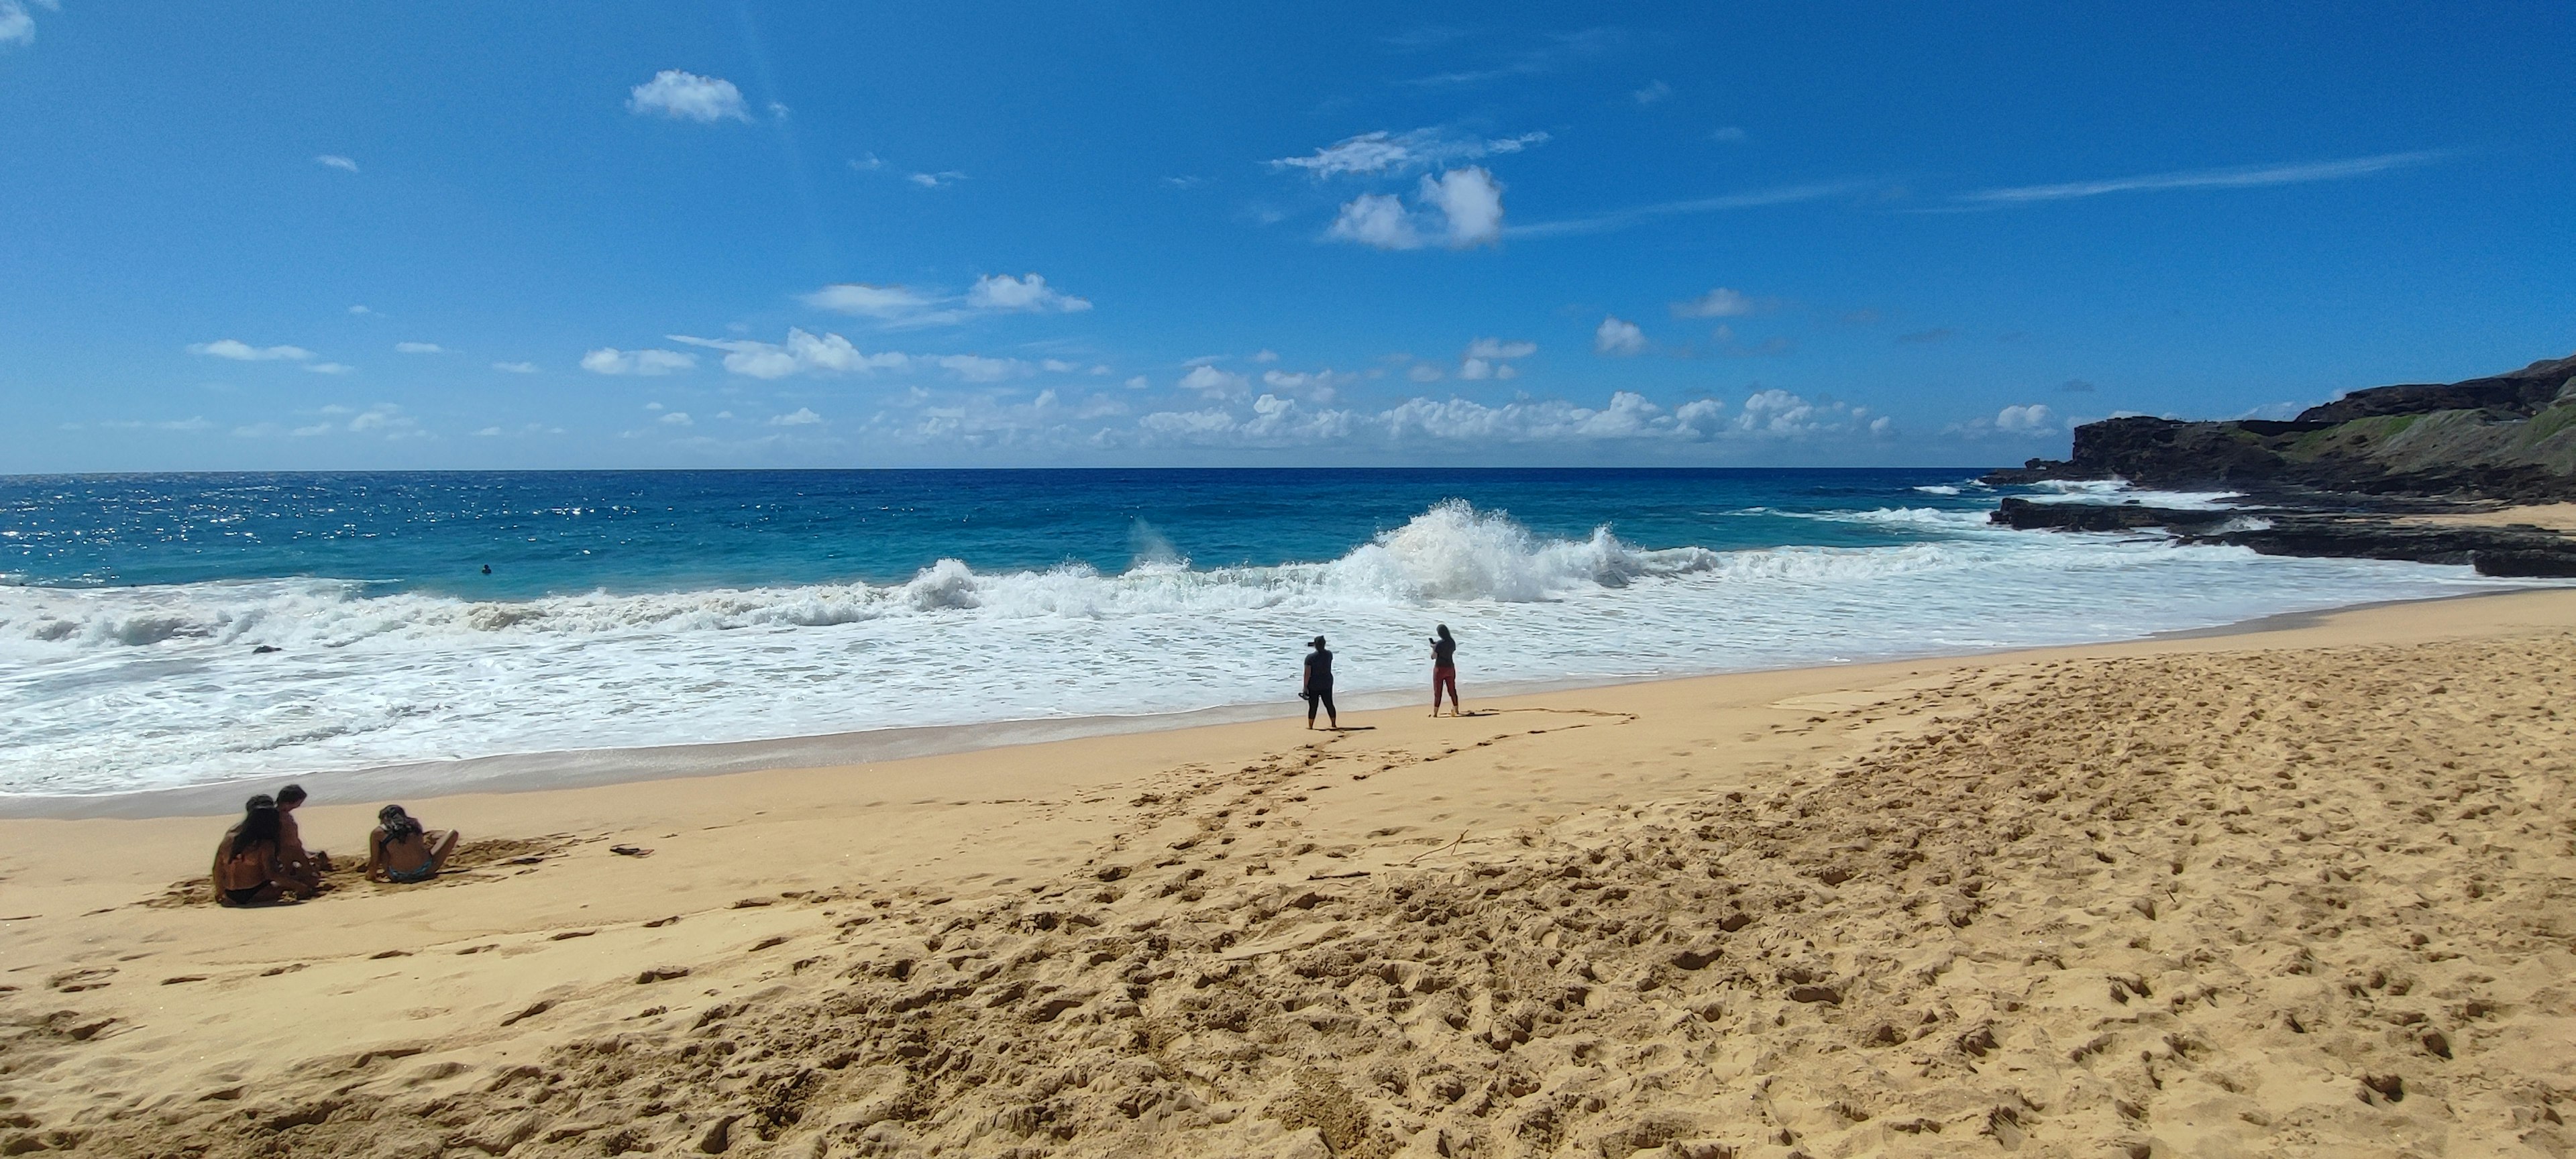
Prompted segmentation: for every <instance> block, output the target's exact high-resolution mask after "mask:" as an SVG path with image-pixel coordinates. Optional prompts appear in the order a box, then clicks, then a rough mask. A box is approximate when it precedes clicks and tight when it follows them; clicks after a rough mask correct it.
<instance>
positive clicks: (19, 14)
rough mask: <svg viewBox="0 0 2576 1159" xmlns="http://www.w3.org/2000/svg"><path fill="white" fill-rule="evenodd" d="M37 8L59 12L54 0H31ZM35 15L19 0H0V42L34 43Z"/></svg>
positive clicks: (59, 9) (59, 8)
mask: <svg viewBox="0 0 2576 1159" xmlns="http://www.w3.org/2000/svg"><path fill="white" fill-rule="evenodd" d="M33 3H34V4H35V5H36V7H38V8H42V9H44V10H46V11H48V12H60V11H62V9H61V7H60V6H59V5H57V4H56V3H55V0H33ZM35 42H36V16H35V14H34V13H32V12H29V11H27V5H26V4H24V3H21V2H20V0H0V44H34V43H35Z"/></svg>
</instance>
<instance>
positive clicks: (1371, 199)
mask: <svg viewBox="0 0 2576 1159" xmlns="http://www.w3.org/2000/svg"><path fill="white" fill-rule="evenodd" d="M1415 197H1416V199H1417V201H1419V203H1420V205H1421V209H1420V211H1419V212H1410V211H1407V210H1406V209H1405V207H1404V202H1403V201H1402V200H1401V199H1399V198H1397V197H1396V196H1395V195H1394V194H1392V193H1363V194H1361V195H1359V196H1358V197H1355V198H1352V199H1351V200H1350V201H1349V202H1348V203H1346V204H1344V205H1343V206H1342V210H1341V212H1340V213H1339V214H1338V215H1336V216H1335V217H1334V218H1333V224H1332V225H1331V227H1329V228H1327V229H1326V230H1325V231H1324V236H1325V237H1326V238H1328V239H1331V240H1333V241H1349V242H1358V243H1359V244H1361V245H1366V246H1374V247H1376V248H1378V249H1382V250H1410V249H1421V248H1422V247H1423V246H1424V245H1425V244H1427V239H1430V238H1437V239H1439V241H1440V243H1441V244H1443V245H1446V246H1448V247H1449V248H1451V249H1472V248H1474V247H1476V246H1480V245H1489V244H1492V243H1494V242H1498V241H1500V240H1502V234H1503V185H1502V183H1501V182H1499V181H1496V180H1494V175H1493V174H1492V173H1491V172H1488V171H1487V170H1485V169H1484V168H1483V167H1481V166H1472V165H1471V166H1468V167H1466V168H1464V169H1452V170H1449V171H1448V172H1446V173H1442V174H1440V175H1439V176H1437V177H1434V176H1431V175H1429V174H1424V175H1423V178H1422V182H1421V184H1420V186H1419V188H1417V189H1416V190H1415Z"/></svg>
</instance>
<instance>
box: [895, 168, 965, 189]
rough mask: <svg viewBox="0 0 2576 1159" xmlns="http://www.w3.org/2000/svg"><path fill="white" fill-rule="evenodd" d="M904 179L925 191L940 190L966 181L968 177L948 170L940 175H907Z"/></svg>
mask: <svg viewBox="0 0 2576 1159" xmlns="http://www.w3.org/2000/svg"><path fill="white" fill-rule="evenodd" d="M903 179H904V180H906V181H909V182H912V183H913V184H915V185H918V186H920V187H922V188H924V189H939V188H942V187H944V186H949V185H955V184H957V183H958V182H960V181H963V180H965V179H966V175H965V174H963V173H960V172H958V171H956V170H954V169H948V170H943V171H941V172H938V173H907V174H904V178H903Z"/></svg>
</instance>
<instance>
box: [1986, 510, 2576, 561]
mask: <svg viewBox="0 0 2576 1159" xmlns="http://www.w3.org/2000/svg"><path fill="white" fill-rule="evenodd" d="M1991 518H1992V519H1993V521H1994V522H1996V523H1998V524H2001V525H2003V526H2006V527H2013V528H2019V529H2022V530H2049V531H2127V530H2137V529H2157V530H2163V531H2168V532H2171V533H2172V534H2173V535H2174V537H2175V538H2176V539H2178V540H2180V541H2182V542H2184V543H2223V544H2231V545H2234V546H2237V547H2246V548H2252V549H2253V550H2255V551H2258V552H2261V553H2263V554H2265V555H2302V556H2323V557H2332V558H2339V559H2396V560H2409V561H2413V562H2416V563H2446V564H2466V565H2468V566H2471V567H2474V568H2476V569H2477V570H2478V574H2480V575H2490V576H2520V577H2529V576H2576V539H2570V538H2569V537H2567V536H2564V535H2561V534H2559V533H2557V532H2555V531H2550V530H2547V529H2545V528H2540V527H2533V526H2530V525H2527V524H2526V525H2512V526H2505V527H2482V526H2459V525H2452V526H2442V525H2432V524H2426V523H2422V522H2416V521H2411V520H2409V519H2407V518H2406V517H2405V516H2403V515H2389V514H2378V513H2353V512H2332V511H2316V510H2302V509H2298V508H2288V507H2264V506H2252V507H2239V508H2230V509H2226V510H2219V511H2209V510H2202V509H2198V508H2175V507H2149V506H2145V505H2143V504H2137V503H2119V504H2107V503H2033V502H2031V501H2030V500H2027V499H2006V500H2004V501H2003V507H2002V509H2001V510H1998V511H1996V512H1995V513H1994V515H1993V516H1991Z"/></svg>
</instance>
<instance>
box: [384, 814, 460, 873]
mask: <svg viewBox="0 0 2576 1159" xmlns="http://www.w3.org/2000/svg"><path fill="white" fill-rule="evenodd" d="M456 837H457V833H456V830H453V829H448V830H445V831H438V830H430V829H423V828H421V827H420V822H418V821H414V820H412V818H411V814H409V813H406V812H403V807H402V806H400V805H387V806H385V807H384V808H382V809H379V810H377V811H376V831H375V832H374V833H372V834H369V835H368V837H367V880H369V881H390V882H396V883H402V884H408V883H410V882H415V881H427V880H429V879H430V878H433V877H436V876H438V871H439V870H441V869H444V868H446V867H447V857H448V855H449V854H451V853H454V852H456Z"/></svg>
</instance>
